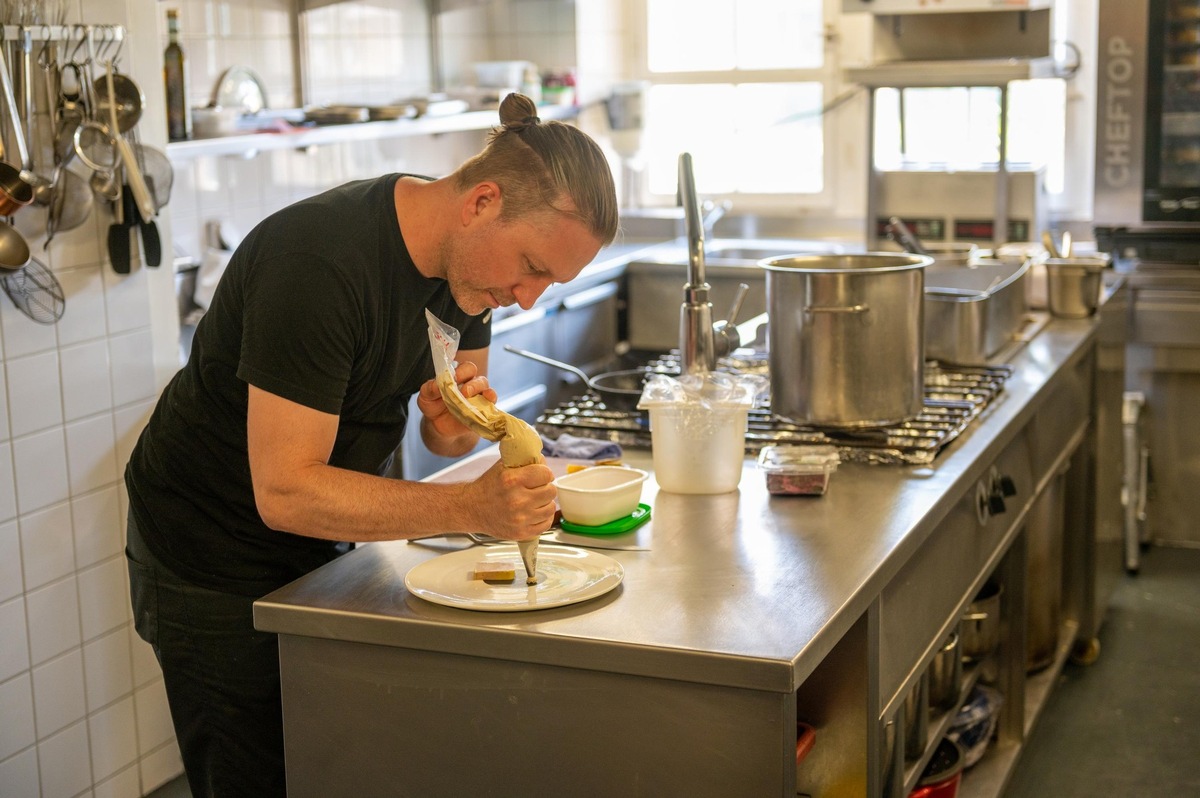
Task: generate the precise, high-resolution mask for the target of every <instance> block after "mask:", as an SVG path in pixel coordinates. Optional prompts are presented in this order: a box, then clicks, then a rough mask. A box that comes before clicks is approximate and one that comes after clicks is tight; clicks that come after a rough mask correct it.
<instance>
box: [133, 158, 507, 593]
mask: <svg viewBox="0 0 1200 798" xmlns="http://www.w3.org/2000/svg"><path fill="white" fill-rule="evenodd" d="M398 178H399V175H394V174H393V175H388V176H385V177H382V178H377V179H373V180H364V181H358V182H354V183H349V184H347V185H344V186H341V187H338V188H335V189H332V190H330V191H327V192H325V193H323V194H320V195H318V196H315V197H312V198H310V199H307V200H304V201H302V202H299V203H297V204H295V205H292V206H290V207H288V208H285V209H283V210H281V211H279V212H277V213H275V214H273V215H271V216H269V217H268V218H267V219H265V220H263V222H262V223H260V224H259V225H258V226H257V227H255V229H254V230H253V231H251V233H250V234H249V235H248V236H247V237H246V239H245V241H243V242H242V244H241V245H240V246H239V247H238V248H237V251H236V252H235V253H234V255H233V257H232V258H231V259H230V261H229V266H228V267H227V268H226V270H225V273H224V274H223V275H222V277H221V281H220V283H219V284H218V286H217V290H216V292H215V294H214V296H213V300H212V303H211V306H210V308H209V310H208V312H207V313H206V314H205V315H204V317H203V319H201V321H200V323H199V325H198V326H197V328H196V334H195V337H194V339H193V342H192V352H191V357H190V358H189V359H188V362H187V364H186V365H185V366H184V367H183V369H182V370H180V371H179V373H178V374H176V375H175V377H174V378H173V379H172V380H171V382H170V383H169V384H168V385H167V387H166V389H165V390H164V392H163V395H162V396H161V397H160V399H159V402H158V405H157V407H156V408H155V410H154V413H153V415H152V416H151V418H150V421H149V423H148V424H147V426H146V428H145V430H143V432H142V435H141V438H140V439H139V441H138V443H137V446H136V447H135V448H134V450H133V454H132V456H131V458H130V461H129V465H128V467H127V468H126V472H125V479H126V485H127V486H128V489H129V500H130V508H131V510H132V512H133V515H134V519H135V520H136V522H137V524H138V528H139V530H140V531H141V533H142V535H143V537H145V539H146V545H147V547H148V548H149V549H150V551H151V552H152V553H153V554H154V555H155V556H156V557H158V558H159V559H160V560H162V562H163V563H164V564H165V565H167V567H169V568H170V569H172V570H173V571H174V572H175V573H176V574H178V575H179V576H181V577H183V578H185V579H187V580H189V581H191V582H194V583H195V584H198V585H201V586H204V587H209V588H212V589H216V590H225V591H229V592H235V593H240V594H244V595H262V594H263V593H265V592H268V591H270V590H273V589H275V588H276V587H279V586H281V585H283V584H286V583H287V582H290V581H292V580H293V579H296V578H298V577H299V576H301V575H303V574H305V573H307V572H308V571H311V570H312V569H313V568H315V567H317V566H319V565H321V564H323V563H325V562H328V561H329V560H331V559H333V558H334V557H336V556H338V555H339V554H341V553H344V552H345V551H347V550H348V549H349V548H350V546H349V544H346V543H336V542H333V541H327V540H319V539H316V538H309V537H304V536H301V535H293V534H290V533H286V532H279V531H275V530H272V529H269V528H268V527H267V526H266V525H265V524H263V522H262V519H261V518H260V517H259V515H258V511H257V509H256V507H255V504H254V495H253V489H252V487H251V483H250V464H249V456H248V454H247V447H246V408H247V397H248V388H247V383H250V384H253V385H255V386H256V387H258V388H261V389H263V390H265V391H268V392H270V393H273V394H275V395H277V396H281V397H283V398H285V399H289V400H291V401H293V402H297V403H299V404H302V405H305V406H306V407H311V408H314V409H316V410H320V411H322V412H325V413H333V414H337V415H338V417H339V423H338V431H337V439H336V442H335V443H334V446H333V452H332V454H331V455H330V458H329V464H330V465H333V466H337V467H340V468H346V469H350V470H354V471H360V472H365V473H376V474H378V473H382V472H383V470H384V469H385V468H386V467H387V465H388V464H389V462H390V459H391V457H392V453H393V452H394V451H395V449H396V447H397V446H398V444H399V442H400V439H401V437H402V436H403V434H404V426H405V422H406V421H407V416H408V401H409V398H410V397H411V396H412V395H413V394H414V393H416V392H417V390H418V389H419V388H420V386H421V383H423V382H424V381H425V380H428V379H431V378H432V377H433V374H434V371H433V359H432V357H431V355H430V351H429V339H428V335H427V322H426V320H425V313H424V311H425V309H426V308H428V309H429V310H431V311H432V312H433V313H434V315H436V316H437V317H438V318H439V319H441V320H442V321H444V322H446V323H447V324H449V325H451V326H453V327H455V328H457V329H458V330H460V331H461V333H462V339H461V342H460V348H461V349H464V350H466V349H482V348H484V347H486V346H487V345H488V344H489V343H490V340H491V325H490V324H489V323H488V321H489V320H490V313H486V312H485V313H484V314H482V315H480V316H477V317H470V316H467V315H466V314H465V313H464V312H463V311H462V310H460V309H459V307H458V306H457V305H456V304H455V302H454V299H453V298H452V297H451V295H450V290H449V287H448V286H447V284H446V282H445V281H444V280H440V279H427V278H425V277H423V276H421V274H420V273H419V272H418V271H417V269H416V266H415V265H414V264H413V262H412V258H411V257H410V256H409V253H408V249H407V247H406V246H405V244H404V238H403V235H402V231H401V230H400V228H399V225H398V223H397V219H396V205H395V199H394V196H395V195H394V188H395V184H396V180H397V179H398Z"/></svg>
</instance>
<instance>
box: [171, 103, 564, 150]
mask: <svg viewBox="0 0 1200 798" xmlns="http://www.w3.org/2000/svg"><path fill="white" fill-rule="evenodd" d="M579 111H580V108H579V107H577V106H567V105H561V106H560V105H546V106H540V107H539V108H538V116H539V117H540V118H541V119H546V120H549V119H556V120H566V119H573V118H575V117H576V116H578V115H579ZM499 124H500V115H499V112H497V111H468V112H466V113H461V114H452V115H447V116H428V117H417V118H416V119H396V120H387V121H381V122H357V123H353V124H346V125H323V126H319V127H298V128H294V129H292V130H289V131H286V132H280V133H275V132H271V133H245V134H237V135H232V136H217V137H214V138H207V139H192V140H190V141H174V142H171V143H169V144H168V145H167V156H168V157H169V158H170V159H171V160H172V161H187V160H191V159H193V158H202V157H206V156H213V155H238V156H241V157H246V158H249V157H253V156H254V155H257V154H258V153H259V152H263V151H266V150H281V149H304V148H307V147H313V146H320V145H325V144H346V143H350V142H356V141H376V140H379V139H388V138H398V137H402V136H431V135H437V134H439V133H458V132H462V131H468V130H487V129H488V128H491V127H495V126H497V125H499Z"/></svg>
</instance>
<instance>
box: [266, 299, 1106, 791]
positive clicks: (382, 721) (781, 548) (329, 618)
mask: <svg viewBox="0 0 1200 798" xmlns="http://www.w3.org/2000/svg"><path fill="white" fill-rule="evenodd" d="M1095 326H1096V325H1095V322H1094V321H1093V320H1082V321H1055V322H1053V323H1051V324H1049V325H1048V326H1047V327H1046V328H1045V329H1044V330H1043V331H1042V332H1041V333H1040V334H1039V335H1038V336H1037V337H1036V338H1035V339H1034V340H1033V341H1032V342H1030V343H1029V344H1028V345H1027V346H1026V347H1025V348H1024V349H1022V350H1021V351H1020V352H1019V353H1018V354H1017V355H1016V356H1015V358H1014V359H1013V360H1012V361H1011V362H1012V365H1014V366H1015V368H1016V370H1015V373H1014V375H1013V376H1012V377H1011V378H1010V379H1009V380H1008V382H1007V383H1006V386H1005V391H1004V392H1003V393H1002V395H1001V396H1000V397H999V398H998V399H997V400H996V401H994V402H993V403H992V404H991V405H990V406H989V407H988V408H987V409H986V410H985V411H984V413H983V414H982V416H981V417H980V419H978V420H977V421H976V422H975V423H974V424H973V425H972V427H971V428H970V429H969V430H967V431H966V432H965V433H964V434H963V435H962V436H961V437H960V438H959V439H958V440H956V441H955V442H954V443H952V444H951V445H950V446H949V447H948V448H947V449H946V450H945V451H944V452H943V453H942V454H941V455H940V456H939V457H938V459H937V461H936V462H935V464H934V465H933V466H932V467H929V468H916V467H912V468H910V467H882V466H866V465H858V464H844V465H843V466H842V467H841V468H840V469H839V470H838V471H837V472H836V473H835V475H834V476H833V479H832V482H831V485H830V490H829V492H828V493H827V494H826V495H825V496H824V497H821V498H801V497H771V496H770V495H769V494H767V493H766V490H765V486H764V483H763V478H762V475H761V474H760V473H758V471H757V468H756V466H755V464H754V462H753V461H752V460H751V459H747V461H746V463H745V465H744V469H745V470H744V472H743V476H742V481H741V486H740V489H739V490H738V491H737V492H734V493H731V494H726V495H719V496H682V495H676V494H668V493H665V492H663V493H659V492H658V491H657V486H656V485H655V484H654V483H653V480H651V481H649V482H647V484H646V489H645V492H644V494H643V501H646V502H648V503H649V504H651V505H652V506H653V508H654V509H653V520H652V521H651V523H652V524H653V530H652V547H651V550H650V551H606V552H605V553H607V554H609V555H611V556H612V557H614V558H615V559H617V560H619V561H620V562H621V564H622V565H623V566H624V569H625V576H624V581H623V583H622V584H621V585H620V586H619V587H618V588H617V589H616V590H615V591H613V592H611V593H609V594H607V595H605V596H602V597H600V598H597V599H593V600H591V601H589V602H585V603H582V604H577V605H573V606H567V607H561V608H556V609H548V610H539V611H532V612H513V613H492V612H472V611H468V610H459V609H454V608H449V607H443V606H439V605H434V604H431V603H428V602H425V601H423V600H421V599H419V598H416V597H414V596H410V595H409V594H408V592H407V591H406V589H405V587H404V581H403V580H404V575H405V573H406V572H407V571H408V569H409V568H411V567H412V566H414V565H416V564H417V563H419V562H422V561H424V560H427V559H429V558H431V557H434V556H437V555H438V554H439V553H441V552H439V551H438V550H436V549H432V548H430V547H427V546H423V545H414V544H410V543H405V542H393V543H377V544H370V545H366V546H362V547H360V548H359V549H357V550H356V551H354V552H352V553H350V554H348V555H347V556H345V557H342V558H341V559H339V560H337V561H335V562H333V563H330V564H328V565H326V566H324V567H322V568H320V569H318V570H317V571H315V572H313V573H311V574H309V575H307V576H306V577H304V578H302V579H300V580H298V581H296V582H294V583H292V584H290V585H288V586H286V587H284V588H282V589H280V590H278V591H276V592H274V593H272V594H270V595H269V596H266V597H265V598H263V599H262V600H260V601H259V602H258V603H257V604H256V606H255V622H256V625H257V626H258V628H260V629H263V630H267V631H272V632H277V633H279V635H280V654H281V657H280V658H281V667H282V674H283V690H284V718H285V735H286V746H287V761H288V779H289V794H291V795H293V796H300V797H301V798H302V797H303V796H321V797H322V798H328V796H336V795H353V796H367V795H385V794H386V795H420V796H436V795H450V796H461V795H465V794H479V795H511V794H523V795H573V796H574V795H630V796H633V795H646V796H662V795H689V796H700V795H714V796H731V795H789V794H793V793H794V791H795V789H796V786H797V774H796V766H795V761H794V760H795V743H796V732H795V729H796V720H797V713H798V712H799V713H800V715H801V716H802V719H803V720H806V721H808V722H810V723H813V724H814V725H816V726H817V728H818V732H817V742H816V746H815V747H814V749H813V753H812V754H811V755H810V756H809V758H808V759H807V760H806V762H805V765H804V767H805V769H806V770H805V771H804V772H803V773H802V775H801V781H802V782H803V785H804V786H805V787H806V788H809V789H812V788H814V787H815V788H817V790H818V791H819V792H821V794H864V793H865V792H867V791H868V790H870V792H872V793H875V792H877V791H879V790H880V789H881V786H880V784H881V782H880V778H881V777H880V773H881V772H882V770H883V768H882V754H881V753H880V751H881V744H880V743H881V740H882V734H883V729H884V727H885V724H886V721H887V720H888V719H889V718H891V717H894V713H895V711H896V709H897V707H898V706H899V705H900V703H901V702H902V698H903V694H904V692H905V691H906V690H907V689H908V688H909V687H910V686H911V685H912V684H914V683H915V680H916V678H917V676H918V675H919V671H920V669H921V668H922V667H923V665H924V664H926V663H927V662H928V660H929V658H930V657H931V656H932V654H933V652H934V650H935V648H936V647H937V644H938V643H940V638H941V636H942V635H943V634H944V633H945V632H946V631H947V630H949V629H951V628H952V627H953V625H954V624H955V623H956V621H957V617H958V614H960V613H961V612H962V608H963V606H965V603H966V602H968V601H969V600H970V598H971V597H972V596H973V594H974V591H975V590H976V589H978V586H979V585H980V584H982V581H983V580H984V579H985V578H986V577H987V576H988V573H989V572H990V571H991V570H993V569H995V568H997V567H1007V568H1008V570H1009V571H1010V572H1013V571H1014V569H1015V567H1016V566H1014V565H1013V563H1012V562H1009V561H1010V560H1012V557H1011V556H1010V552H1011V551H1016V552H1017V554H1018V555H1019V554H1021V552H1022V551H1023V547H1022V546H1020V545H1017V546H1014V545H1013V544H1014V542H1015V541H1020V539H1021V535H1020V533H1021V531H1022V530H1021V522H1022V520H1023V518H1024V514H1025V513H1026V512H1027V510H1028V508H1029V506H1030V505H1031V504H1032V503H1033V501H1034V500H1035V499H1036V497H1037V495H1038V493H1039V492H1040V490H1041V487H1042V486H1044V484H1045V482H1046V481H1047V480H1048V479H1049V478H1050V475H1051V474H1052V473H1054V472H1056V471H1060V470H1061V469H1062V466H1063V463H1064V461H1065V460H1066V459H1068V458H1073V459H1074V460H1077V461H1078V462H1079V467H1078V468H1075V469H1074V471H1075V474H1076V476H1075V480H1076V482H1077V483H1078V484H1076V485H1075V487H1074V488H1073V490H1075V491H1076V492H1077V493H1081V494H1082V495H1085V496H1086V494H1087V492H1088V480H1089V473H1090V471H1091V467H1092V461H1093V460H1094V457H1095V449H1094V435H1092V434H1090V432H1089V430H1090V429H1091V425H1090V424H1089V418H1090V417H1091V414H1092V410H1091V406H1090V402H1091V398H1090V397H1091V393H1092V391H1091V384H1092V382H1091V381H1092V374H1093V373H1094V369H1095V337H1096V336H1095ZM649 454H650V453H649V452H645V451H636V450H627V451H626V462H628V463H630V464H631V465H635V466H639V467H643V468H647V469H649V468H650V456H649ZM478 456H484V457H486V456H493V457H494V456H495V455H494V452H493V453H490V454H489V453H488V452H485V453H483V454H482V455H478ZM1010 466H1012V467H1013V468H1014V469H1015V471H1016V472H1017V473H1019V474H1020V477H1019V478H1018V480H1017V482H1018V484H1017V489H1018V495H1017V497H1016V498H1014V499H1013V500H1011V502H1010V514H1009V515H1008V516H1007V517H1005V518H1002V519H1000V522H998V523H997V522H995V519H990V520H988V524H987V525H984V524H983V521H980V527H981V531H980V532H979V533H978V534H971V535H967V534H964V524H967V523H971V521H970V520H964V519H968V516H970V517H971V518H973V516H974V513H973V512H972V511H971V508H973V507H974V506H975V503H976V501H977V498H976V494H977V492H978V491H979V490H980V489H981V488H982V486H983V485H984V484H985V483H986V482H987V480H988V479H989V478H990V476H989V475H990V474H991V472H993V471H994V470H995V469H997V468H1000V469H1002V470H1003V469H1007V468H1009V467H1010ZM1088 512H1089V510H1088V509H1087V507H1084V508H1083V509H1082V510H1081V511H1080V512H1078V513H1068V515H1069V516H1071V519H1069V521H1068V524H1067V529H1066V535H1067V536H1068V537H1069V538H1070V539H1069V540H1068V541H1067V544H1066V545H1067V546H1068V552H1069V558H1070V559H1069V563H1070V566H1069V570H1071V571H1073V572H1074V573H1072V574H1068V575H1067V578H1066V580H1065V581H1066V585H1065V588H1064V589H1065V590H1067V591H1068V593H1069V595H1068V597H1067V600H1066V603H1067V610H1068V614H1069V615H1070V616H1071V617H1072V618H1075V617H1077V616H1079V615H1081V614H1083V615H1086V614H1089V613H1091V614H1094V613H1095V612H1096V608H1095V607H1094V606H1091V597H1090V596H1089V595H1088V591H1089V590H1090V589H1091V585H1092V583H1093V581H1094V580H1092V579H1091V578H1090V576H1089V575H1088V573H1087V570H1088V569H1089V568H1090V567H1091V564H1090V563H1091V559H1090V558H1091V555H1090V550H1091V548H1092V547H1091V544H1090V541H1089V539H1088V538H1089V536H1090V535H1091V534H1092V533H1091V529H1092V523H1091V519H1089V518H1088V517H1087V513H1088ZM967 531H968V532H969V529H967ZM962 546H966V547H967V548H961V547H962ZM956 547H957V548H956ZM947 562H948V563H950V564H951V567H950V568H949V571H948V572H947V573H940V574H939V572H938V571H937V570H936V569H937V568H941V567H944V566H945V564H946V563H947ZM1005 563H1008V564H1007V566H1005ZM930 569H935V570H933V571H931V570H930ZM930 573H933V574H936V575H938V576H937V577H936V578H937V581H938V585H936V589H931V590H926V589H924V588H923V587H922V586H921V584H920V580H922V579H928V578H929V575H930ZM914 586H915V587H914ZM1011 587H1012V588H1013V589H1014V590H1015V594H1016V600H1014V601H1013V602H1012V604H1011V606H1012V611H1013V612H1022V611H1023V609H1024V607H1023V600H1022V599H1021V596H1022V595H1023V593H1022V580H1021V579H1020V578H1019V577H1017V576H1015V575H1013V578H1012V585H1011ZM1016 617H1022V616H1020V615H1018V616H1016ZM1010 625H1012V624H1010ZM1083 625H1084V628H1092V627H1091V626H1090V625H1089V624H1088V623H1086V622H1085V623H1084V624H1083ZM1078 628H1079V622H1078V621H1077V620H1072V621H1070V622H1069V623H1068V624H1067V625H1066V626H1065V627H1064V629H1065V634H1067V635H1068V636H1070V635H1072V634H1073V631H1074V630H1076V629H1078ZM1015 640H1016V641H1017V642H1020V643H1021V644H1022V645H1023V635H1019V634H1018V635H1016V636H1015ZM1072 643H1074V641H1067V644H1068V646H1067V647H1069V644H1072ZM1008 657H1009V659H1010V660H1012V661H1014V662H1015V660H1016V657H1015V655H1013V654H1011V652H1010V653H1009V655H1008ZM1061 659H1062V657H1061V656H1060V657H1059V660H1060V662H1061ZM1010 670H1011V669H1010ZM1023 677H1024V672H1023V669H1022V670H1021V673H1020V674H1019V675H1018V674H1015V673H1010V674H1009V675H1008V676H1003V674H1002V683H1006V684H1009V685H1010V686H1012V685H1017V684H1018V683H1019V680H1020V679H1022V678H1023ZM1005 680H1007V681H1005ZM1027 700H1028V699H1027ZM1033 710H1034V711H1036V707H1033ZM1011 714H1012V715H1013V716H1015V718H1016V719H1015V721H1013V722H1012V723H1010V725H1009V726H1008V727H1007V734H1008V736H1009V737H1010V738H1011V737H1013V736H1015V737H1016V738H1018V741H1019V738H1020V736H1021V734H1022V731H1023V724H1024V722H1025V721H1029V720H1031V718H1030V717H1029V715H1030V714H1031V710H1030V709H1029V708H1027V709H1026V711H1025V712H1024V713H1022V712H1020V711H1016V710H1015V708H1014V711H1013V712H1012V713H1011ZM926 758H927V755H926ZM1009 761H1010V762H1011V758H1010V759H1009ZM909 778H910V780H911V778H912V777H911V776H910V777H909Z"/></svg>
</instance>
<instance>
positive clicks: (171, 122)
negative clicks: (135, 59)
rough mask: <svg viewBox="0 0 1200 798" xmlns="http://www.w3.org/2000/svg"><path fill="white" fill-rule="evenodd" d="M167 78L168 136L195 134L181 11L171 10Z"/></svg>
mask: <svg viewBox="0 0 1200 798" xmlns="http://www.w3.org/2000/svg"><path fill="white" fill-rule="evenodd" d="M163 80H164V81H165V82H166V88H167V138H168V139H169V140H171V141H183V140H184V139H189V138H191V137H192V112H191V108H189V107H188V101H187V58H185V57H184V54H183V47H182V46H181V45H180V44H179V10H178V9H175V8H169V9H167V49H166V50H165V51H164V52H163Z"/></svg>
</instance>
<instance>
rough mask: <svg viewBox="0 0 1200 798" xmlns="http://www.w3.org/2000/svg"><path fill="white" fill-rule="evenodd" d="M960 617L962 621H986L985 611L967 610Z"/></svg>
mask: <svg viewBox="0 0 1200 798" xmlns="http://www.w3.org/2000/svg"><path fill="white" fill-rule="evenodd" d="M962 619H963V620H964V621H986V620H987V619H988V614H987V613H986V612H968V613H966V614H965V615H963V617H962Z"/></svg>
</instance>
